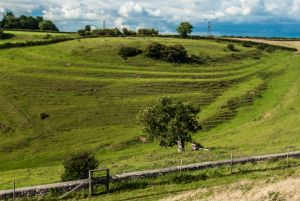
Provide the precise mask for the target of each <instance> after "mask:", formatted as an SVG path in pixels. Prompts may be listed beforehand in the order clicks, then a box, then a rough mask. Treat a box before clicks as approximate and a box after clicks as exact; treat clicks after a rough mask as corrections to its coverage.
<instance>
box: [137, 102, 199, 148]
mask: <svg viewBox="0 0 300 201" xmlns="http://www.w3.org/2000/svg"><path fill="white" fill-rule="evenodd" d="M199 112H200V109H199V108H195V107H193V106H192V104H191V103H190V102H179V101H174V100H173V99H172V98H161V99H159V101H158V102H157V103H156V104H155V105H153V106H151V107H148V108H146V109H144V110H142V111H141V112H140V114H139V115H138V123H139V124H141V125H142V126H143V128H144V133H145V134H147V135H148V138H149V139H150V140H157V141H159V144H160V146H162V147H173V146H174V145H176V144H177V147H178V152H179V153H180V152H183V151H184V150H185V143H186V142H192V134H193V133H195V132H197V131H198V130H200V129H201V126H200V125H199V123H198V121H197V114H198V113H199Z"/></svg>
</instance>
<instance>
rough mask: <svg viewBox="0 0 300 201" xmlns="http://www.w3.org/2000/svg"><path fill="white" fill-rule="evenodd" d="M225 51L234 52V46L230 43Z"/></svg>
mask: <svg viewBox="0 0 300 201" xmlns="http://www.w3.org/2000/svg"><path fill="white" fill-rule="evenodd" d="M227 49H228V50H230V51H236V49H235V46H234V45H233V44H231V43H230V44H228V45H227Z"/></svg>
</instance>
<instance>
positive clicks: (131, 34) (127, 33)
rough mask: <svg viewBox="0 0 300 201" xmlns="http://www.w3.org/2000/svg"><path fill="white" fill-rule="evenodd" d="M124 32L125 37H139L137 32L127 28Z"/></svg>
mask: <svg viewBox="0 0 300 201" xmlns="http://www.w3.org/2000/svg"><path fill="white" fill-rule="evenodd" d="M122 31H123V36H136V35H137V33H136V32H135V31H132V30H130V29H127V28H124V29H123V30H122Z"/></svg>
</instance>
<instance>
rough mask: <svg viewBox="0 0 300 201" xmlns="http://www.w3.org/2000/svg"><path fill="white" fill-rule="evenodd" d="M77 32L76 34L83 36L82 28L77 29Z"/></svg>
mask: <svg viewBox="0 0 300 201" xmlns="http://www.w3.org/2000/svg"><path fill="white" fill-rule="evenodd" d="M77 34H78V35H79V36H85V31H84V30H83V29H79V30H78V31H77Z"/></svg>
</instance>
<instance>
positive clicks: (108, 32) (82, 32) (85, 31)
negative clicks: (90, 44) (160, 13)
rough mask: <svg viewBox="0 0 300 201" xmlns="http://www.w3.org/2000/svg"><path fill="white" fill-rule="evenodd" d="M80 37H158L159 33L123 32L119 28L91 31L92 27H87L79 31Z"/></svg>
mask: <svg viewBox="0 0 300 201" xmlns="http://www.w3.org/2000/svg"><path fill="white" fill-rule="evenodd" d="M77 33H78V35H80V36H83V37H88V36H94V37H97V36H111V37H118V36H141V37H144V36H157V35H158V31H157V30H155V29H139V30H138V31H137V32H135V31H133V30H130V29H128V28H124V29H122V31H121V30H120V29H118V28H113V29H94V30H92V29H91V26H89V25H86V26H85V28H84V29H79V30H78V31H77Z"/></svg>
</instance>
